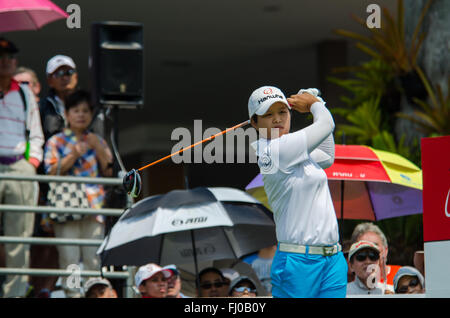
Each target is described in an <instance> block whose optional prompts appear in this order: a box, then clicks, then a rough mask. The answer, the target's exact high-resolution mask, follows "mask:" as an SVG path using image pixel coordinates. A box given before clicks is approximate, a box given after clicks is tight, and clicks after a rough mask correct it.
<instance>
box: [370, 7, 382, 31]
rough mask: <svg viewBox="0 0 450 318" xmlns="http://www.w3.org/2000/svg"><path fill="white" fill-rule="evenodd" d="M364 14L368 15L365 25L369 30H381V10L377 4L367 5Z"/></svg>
mask: <svg viewBox="0 0 450 318" xmlns="http://www.w3.org/2000/svg"><path fill="white" fill-rule="evenodd" d="M366 12H367V13H370V15H369V16H368V17H367V19H366V25H367V27H368V28H369V29H374V28H377V29H379V28H381V8H380V6H379V5H378V4H375V3H372V4H369V5H368V6H367V8H366Z"/></svg>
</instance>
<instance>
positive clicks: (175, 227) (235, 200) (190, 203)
mask: <svg viewBox="0 0 450 318" xmlns="http://www.w3.org/2000/svg"><path fill="white" fill-rule="evenodd" d="M274 244H276V234H275V224H274V222H273V215H272V213H271V212H270V211H269V210H268V209H267V208H266V207H264V206H263V205H262V204H261V203H260V202H259V201H257V200H256V199H255V198H253V197H252V196H250V195H249V194H247V193H246V192H244V191H241V190H238V189H234V188H203V187H200V188H194V189H189V190H174V191H171V192H168V193H167V194H164V195H157V196H152V197H148V198H146V199H144V200H141V201H139V202H138V203H136V204H134V205H133V206H132V207H130V208H129V209H128V210H126V211H125V212H124V214H123V215H122V216H121V217H120V218H119V220H118V221H117V222H116V224H115V225H114V226H113V228H112V229H111V231H110V233H109V234H108V235H107V236H106V237H105V239H104V241H103V243H102V245H101V246H100V248H99V249H98V251H97V254H99V255H100V258H101V262H102V266H109V265H115V266H121V265H135V266H141V265H144V264H147V263H157V264H160V265H161V266H164V265H168V264H177V265H182V264H192V262H194V264H195V270H196V274H197V271H198V268H197V263H198V262H203V261H212V260H219V259H229V258H239V257H241V256H243V255H246V254H250V253H253V252H256V251H258V250H259V249H261V248H264V247H268V246H271V245H274Z"/></svg>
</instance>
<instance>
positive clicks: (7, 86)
mask: <svg viewBox="0 0 450 318" xmlns="http://www.w3.org/2000/svg"><path fill="white" fill-rule="evenodd" d="M18 52H19V50H18V49H17V47H16V46H15V45H14V43H12V42H11V41H9V40H6V39H4V38H0V173H11V174H22V175H34V174H36V168H37V167H38V166H39V164H40V162H41V161H42V157H43V149H42V146H43V144H44V136H43V134H42V127H41V119H40V116H39V108H38V106H37V103H36V100H35V98H34V95H33V93H32V92H31V91H30V89H29V87H28V85H19V83H18V82H17V81H16V80H15V79H14V78H13V76H14V73H15V71H16V67H17V58H16V54H17V53H18ZM0 200H1V203H3V204H11V205H30V206H32V205H36V204H37V183H36V182H29V181H20V182H19V181H10V180H0ZM1 214H2V213H0V217H1V218H2V219H3V224H2V226H3V231H4V235H5V236H21V237H30V236H31V234H32V233H33V224H34V214H33V213H12V212H4V213H3V215H1ZM5 250H6V267H19V268H28V267H29V245H24V244H7V245H5ZM27 280H28V276H26V275H15V276H12V275H10V276H7V279H6V282H5V284H4V285H3V296H4V297H21V296H24V295H25V292H26V288H27Z"/></svg>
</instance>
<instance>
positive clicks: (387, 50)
mask: <svg viewBox="0 0 450 318" xmlns="http://www.w3.org/2000/svg"><path fill="white" fill-rule="evenodd" d="M431 2H432V0H428V2H427V3H426V5H425V6H424V8H423V9H422V12H421V15H420V18H419V21H418V23H417V25H416V27H415V30H414V33H413V36H412V39H411V44H410V46H409V47H408V46H407V44H406V41H405V24H404V8H403V1H402V0H398V1H397V19H396V20H395V19H394V18H393V16H392V15H391V13H390V12H389V10H387V9H386V8H383V17H384V21H385V23H383V24H382V26H381V28H380V29H378V28H371V29H368V30H369V31H370V35H369V36H365V35H362V34H358V33H355V32H351V31H347V30H342V29H337V30H335V33H337V34H339V35H342V36H345V37H347V38H350V39H353V40H356V41H357V43H356V47H357V48H358V49H360V50H361V51H363V52H364V53H366V54H368V55H369V56H371V57H372V58H374V59H376V60H383V61H384V62H385V63H386V64H388V65H390V66H391V67H392V69H393V70H394V71H395V73H396V74H399V75H400V74H406V73H409V72H411V71H413V70H414V69H415V68H416V66H417V56H418V53H419V50H420V47H421V46H422V42H423V40H424V38H425V34H424V33H420V29H421V26H422V22H423V19H424V17H425V15H426V13H427V11H428V9H429V7H430V5H431ZM353 18H354V19H355V20H356V21H357V22H358V23H359V24H361V25H362V27H363V28H365V29H367V26H366V21H365V20H364V19H361V18H359V17H355V16H353Z"/></svg>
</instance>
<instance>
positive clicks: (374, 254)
mask: <svg viewBox="0 0 450 318" xmlns="http://www.w3.org/2000/svg"><path fill="white" fill-rule="evenodd" d="M367 257H369V259H370V260H371V261H378V260H379V259H380V253H377V252H375V251H372V250H370V251H363V252H360V253H358V254H356V255H355V258H356V260H357V261H358V262H363V261H365V260H366V258H367Z"/></svg>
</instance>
